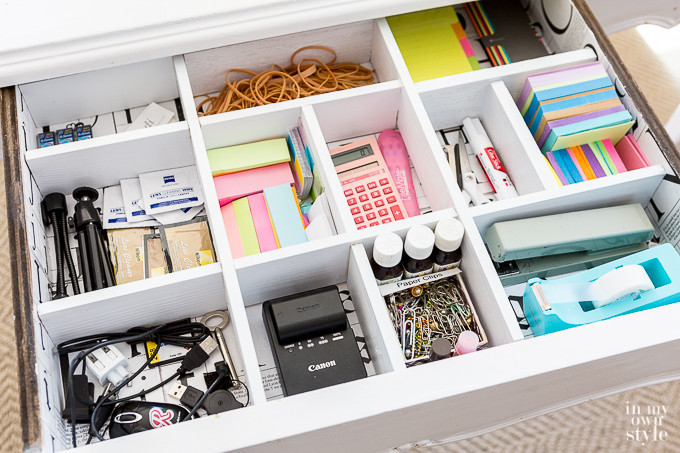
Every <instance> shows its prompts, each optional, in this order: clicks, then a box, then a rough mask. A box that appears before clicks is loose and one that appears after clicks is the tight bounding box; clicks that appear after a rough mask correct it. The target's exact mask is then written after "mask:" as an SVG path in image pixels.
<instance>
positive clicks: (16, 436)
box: [0, 171, 22, 453]
mask: <svg viewBox="0 0 680 453" xmlns="http://www.w3.org/2000/svg"><path fill="white" fill-rule="evenodd" d="M0 206H1V207H0V244H7V215H6V213H5V212H6V210H5V177H4V174H3V172H2V171H0ZM0 262H2V263H9V262H10V261H9V249H8V248H7V247H6V246H5V247H0ZM7 274H8V272H7V271H6V270H5V271H4V273H2V274H0V321H1V322H0V452H3V453H4V452H7V453H9V452H15V451H21V446H22V445H21V428H20V425H19V420H18V418H19V398H18V395H19V382H18V373H17V362H16V360H17V353H16V343H15V341H14V340H15V336H14V309H13V306H12V295H11V282H10V279H9V278H8V277H9V276H8V275H7Z"/></svg>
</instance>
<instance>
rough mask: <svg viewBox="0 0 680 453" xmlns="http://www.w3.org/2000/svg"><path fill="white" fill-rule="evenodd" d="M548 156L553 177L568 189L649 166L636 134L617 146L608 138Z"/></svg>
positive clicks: (547, 154) (554, 152)
mask: <svg viewBox="0 0 680 453" xmlns="http://www.w3.org/2000/svg"><path fill="white" fill-rule="evenodd" d="M633 143H634V144H633ZM631 148H635V151H632V150H631ZM623 156H625V158H624V157H623ZM545 157H546V159H547V160H548V162H549V164H550V166H551V168H552V170H553V175H554V176H555V178H556V179H557V180H558V181H559V183H560V185H564V186H566V185H568V184H573V183H577V182H582V181H589V180H591V179H596V178H601V177H603V176H609V175H616V174H619V173H624V172H626V171H628V170H633V169H636V168H642V167H647V166H649V163H648V162H647V159H646V158H645V157H644V155H642V153H641V152H640V151H639V147H638V146H637V142H635V138H634V137H633V136H632V135H627V136H626V137H624V139H623V140H621V141H620V142H619V146H617V147H614V145H612V142H611V140H609V139H605V140H601V141H596V142H590V143H586V144H583V145H577V146H571V147H569V148H566V149H559V150H555V151H547V152H546V153H545Z"/></svg>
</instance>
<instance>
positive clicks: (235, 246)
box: [221, 203, 246, 259]
mask: <svg viewBox="0 0 680 453" xmlns="http://www.w3.org/2000/svg"><path fill="white" fill-rule="evenodd" d="M221 211H222V222H224V229H225V230H227V239H228V240H229V248H230V249H231V256H232V257H233V258H234V259H235V258H240V257H242V256H246V254H245V252H244V251H243V244H242V243H241V233H239V231H238V224H237V223H236V214H235V213H234V205H232V204H231V203H229V204H227V205H225V206H222V208H221Z"/></svg>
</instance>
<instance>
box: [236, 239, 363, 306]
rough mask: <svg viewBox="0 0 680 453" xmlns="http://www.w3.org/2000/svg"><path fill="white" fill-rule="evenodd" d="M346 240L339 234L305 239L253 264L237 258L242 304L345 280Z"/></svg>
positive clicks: (347, 243) (257, 302) (347, 244)
mask: <svg viewBox="0 0 680 453" xmlns="http://www.w3.org/2000/svg"><path fill="white" fill-rule="evenodd" d="M348 239H349V238H348V237H347V236H346V235H341V236H333V237H331V238H328V239H327V240H326V241H323V242H322V241H316V242H308V243H305V244H302V245H301V246H300V247H296V248H297V252H295V250H293V251H292V252H290V253H287V254H286V255H285V256H282V257H280V258H278V259H268V260H264V259H262V260H258V261H257V262H254V263H249V262H248V261H247V260H246V259H245V258H244V259H239V260H236V261H235V263H234V264H235V265H236V275H237V277H238V282H239V285H240V287H241V293H242V296H243V301H244V303H245V305H246V306H249V305H253V304H259V303H262V302H264V301H266V300H269V299H275V298H277V297H283V296H288V295H290V294H295V293H299V292H301V291H307V290H311V289H315V288H321V287H323V286H327V285H337V284H338V283H342V282H345V281H347V263H348V262H349V246H350V243H349V242H348ZM286 249H293V247H287V248H286ZM286 249H281V251H282V252H283V251H286ZM298 252H300V253H298ZM262 255H264V254H262Z"/></svg>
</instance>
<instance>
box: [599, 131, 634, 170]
mask: <svg viewBox="0 0 680 453" xmlns="http://www.w3.org/2000/svg"><path fill="white" fill-rule="evenodd" d="M602 143H603V144H604V146H605V148H606V149H607V153H609V157H610V158H611V159H612V162H614V166H615V167H616V169H617V170H618V171H619V173H624V172H626V171H628V169H627V168H626V166H625V165H624V164H623V161H622V160H621V157H620V156H619V153H618V152H616V148H614V145H613V144H612V141H611V140H609V139H608V138H607V139H604V140H602Z"/></svg>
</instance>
